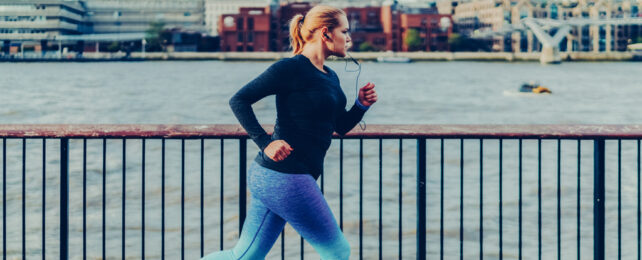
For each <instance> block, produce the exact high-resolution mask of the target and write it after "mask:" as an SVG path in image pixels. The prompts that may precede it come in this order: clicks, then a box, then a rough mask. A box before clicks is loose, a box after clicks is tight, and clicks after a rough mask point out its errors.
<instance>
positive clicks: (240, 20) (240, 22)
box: [236, 18, 243, 31]
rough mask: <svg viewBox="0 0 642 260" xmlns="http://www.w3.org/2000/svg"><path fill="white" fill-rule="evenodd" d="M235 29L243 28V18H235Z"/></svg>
mask: <svg viewBox="0 0 642 260" xmlns="http://www.w3.org/2000/svg"><path fill="white" fill-rule="evenodd" d="M236 29H237V30H239V31H242V30H243V18H236Z"/></svg>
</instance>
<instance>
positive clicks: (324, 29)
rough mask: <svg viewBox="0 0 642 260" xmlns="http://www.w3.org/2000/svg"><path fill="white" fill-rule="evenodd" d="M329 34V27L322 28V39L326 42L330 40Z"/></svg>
mask: <svg viewBox="0 0 642 260" xmlns="http://www.w3.org/2000/svg"><path fill="white" fill-rule="evenodd" d="M328 32H330V31H329V30H328V27H325V26H324V27H321V37H323V38H324V39H325V40H326V41H327V40H330V35H328Z"/></svg>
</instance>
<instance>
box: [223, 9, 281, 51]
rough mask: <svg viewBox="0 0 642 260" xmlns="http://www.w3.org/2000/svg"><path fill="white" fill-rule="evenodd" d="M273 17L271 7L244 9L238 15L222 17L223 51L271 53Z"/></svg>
mask: <svg viewBox="0 0 642 260" xmlns="http://www.w3.org/2000/svg"><path fill="white" fill-rule="evenodd" d="M271 16H272V15H271V14H270V8H269V7H243V8H241V9H240V11H239V13H238V14H224V15H222V16H220V20H219V22H218V26H219V29H218V31H219V37H220V39H221V51H228V52H229V51H236V52H254V51H257V52H264V51H271V49H270V32H271Z"/></svg>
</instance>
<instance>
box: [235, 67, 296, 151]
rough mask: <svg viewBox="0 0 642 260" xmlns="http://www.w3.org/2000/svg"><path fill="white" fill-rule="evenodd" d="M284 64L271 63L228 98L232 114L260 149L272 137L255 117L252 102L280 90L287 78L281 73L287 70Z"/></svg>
mask: <svg viewBox="0 0 642 260" xmlns="http://www.w3.org/2000/svg"><path fill="white" fill-rule="evenodd" d="M285 66H286V63H285V62H284V61H279V62H276V63H274V64H272V66H270V67H269V68H268V69H267V70H265V72H263V73H262V74H261V75H259V76H258V77H256V78H255V79H254V80H252V81H251V82H249V83H247V84H246V85H245V86H244V87H243V88H241V89H240V90H239V91H238V92H236V94H234V96H233V97H232V98H231V99H230V107H231V108H232V112H234V116H236V119H238V120H239V123H241V126H243V128H244V129H245V131H246V132H247V133H248V135H249V136H250V138H252V140H253V141H254V142H255V143H256V144H257V145H258V146H259V148H260V149H261V151H263V149H265V147H266V146H267V145H268V144H270V142H271V141H272V139H271V138H270V136H269V135H268V134H267V133H266V132H265V130H264V129H263V127H261V125H260V124H259V122H258V120H257V119H256V115H255V114H254V111H253V110H252V104H254V103H255V102H257V101H259V100H261V99H262V98H264V97H266V96H269V95H274V94H276V93H278V92H279V91H280V89H281V88H282V86H283V85H284V84H285V82H284V81H285V80H286V79H287V76H286V75H285V74H284V73H283V72H284V71H286V70H287V69H286V68H285Z"/></svg>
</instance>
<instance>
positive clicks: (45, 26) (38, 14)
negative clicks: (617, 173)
mask: <svg viewBox="0 0 642 260" xmlns="http://www.w3.org/2000/svg"><path fill="white" fill-rule="evenodd" d="M89 30H90V27H89V25H88V23H87V21H86V10H85V7H84V5H83V2H81V1H55V0H53V1H41V0H40V1H39V0H34V1H2V2H0V42H1V43H2V53H4V54H9V53H17V52H18V51H20V50H19V49H21V48H24V47H25V45H26V46H27V48H30V49H31V48H33V49H34V51H36V52H40V51H46V50H47V46H48V45H49V44H48V43H49V42H51V41H56V40H57V38H58V37H60V36H63V35H78V34H82V33H86V32H87V31H89Z"/></svg>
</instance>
